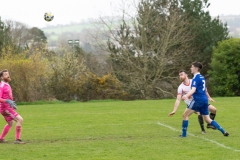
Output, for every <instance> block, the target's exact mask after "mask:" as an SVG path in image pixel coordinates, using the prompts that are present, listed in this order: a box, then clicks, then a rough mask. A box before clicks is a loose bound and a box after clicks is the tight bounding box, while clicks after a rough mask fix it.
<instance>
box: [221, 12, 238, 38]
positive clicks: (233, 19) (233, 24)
mask: <svg viewBox="0 0 240 160" xmlns="http://www.w3.org/2000/svg"><path fill="white" fill-rule="evenodd" d="M219 18H220V19H221V20H222V22H224V23H227V25H228V29H229V35H230V36H232V37H236V38H240V15H220V16H219Z"/></svg>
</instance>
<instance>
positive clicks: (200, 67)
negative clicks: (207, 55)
mask: <svg viewBox="0 0 240 160" xmlns="http://www.w3.org/2000/svg"><path fill="white" fill-rule="evenodd" d="M192 65H193V66H194V67H196V68H198V71H200V70H201V69H202V68H203V66H202V63H200V62H193V63H192Z"/></svg>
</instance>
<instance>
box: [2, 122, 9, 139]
mask: <svg viewBox="0 0 240 160" xmlns="http://www.w3.org/2000/svg"><path fill="white" fill-rule="evenodd" d="M10 128H11V126H10V125H8V124H6V125H5V127H4V128H3V131H2V134H1V136H0V139H4V137H5V136H6V135H7V133H8V131H9V130H10Z"/></svg>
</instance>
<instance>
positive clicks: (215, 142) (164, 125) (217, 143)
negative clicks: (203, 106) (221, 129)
mask: <svg viewBox="0 0 240 160" xmlns="http://www.w3.org/2000/svg"><path fill="white" fill-rule="evenodd" d="M157 124H158V125H160V126H163V127H166V128H169V129H171V130H173V131H176V132H181V131H180V130H177V129H176V128H173V127H171V126H168V125H166V124H164V123H160V122H158V123H157ZM187 134H188V135H190V136H193V137H197V138H201V139H203V140H205V141H209V142H211V143H214V144H216V145H218V146H220V147H223V148H226V149H230V150H232V151H235V152H240V150H238V149H235V148H232V147H228V146H225V145H224V144H221V143H219V142H217V141H214V140H211V139H208V138H205V137H199V136H196V135H194V134H191V133H187Z"/></svg>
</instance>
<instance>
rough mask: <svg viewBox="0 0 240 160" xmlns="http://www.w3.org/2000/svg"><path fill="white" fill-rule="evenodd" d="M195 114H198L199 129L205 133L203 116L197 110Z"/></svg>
mask: <svg viewBox="0 0 240 160" xmlns="http://www.w3.org/2000/svg"><path fill="white" fill-rule="evenodd" d="M197 115H198V122H199V125H200V127H201V130H202V134H205V133H206V131H205V129H204V121H203V117H202V115H201V114H200V113H199V112H197Z"/></svg>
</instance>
